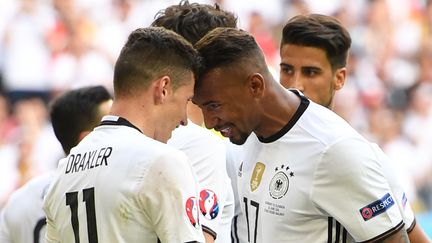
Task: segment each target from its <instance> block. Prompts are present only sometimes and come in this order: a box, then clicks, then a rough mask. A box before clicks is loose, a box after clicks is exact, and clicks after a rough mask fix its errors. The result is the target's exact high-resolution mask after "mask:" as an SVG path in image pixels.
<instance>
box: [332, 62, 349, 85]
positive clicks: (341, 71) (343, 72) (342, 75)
mask: <svg viewBox="0 0 432 243" xmlns="http://www.w3.org/2000/svg"><path fill="white" fill-rule="evenodd" d="M347 72H348V71H347V69H346V67H343V68H338V69H336V73H335V76H334V89H335V90H340V89H342V87H343V86H344V85H345V81H346V79H347Z"/></svg>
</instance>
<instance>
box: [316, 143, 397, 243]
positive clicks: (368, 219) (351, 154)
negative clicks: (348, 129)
mask: <svg viewBox="0 0 432 243" xmlns="http://www.w3.org/2000/svg"><path fill="white" fill-rule="evenodd" d="M378 159H379V158H378V157H377V156H376V154H375V152H374V150H373V149H372V147H371V145H370V143H369V142H367V141H366V140H364V139H361V138H345V139H340V140H339V141H337V142H336V143H334V144H332V145H330V146H328V147H327V149H326V150H325V151H324V153H323V155H322V158H321V161H319V162H318V164H317V167H316V171H315V175H314V181H313V185H312V190H311V195H310V197H311V200H312V201H313V202H314V204H315V205H316V207H317V208H318V209H320V210H324V211H325V212H326V213H327V214H329V216H332V217H333V218H335V219H336V220H337V221H338V222H339V223H341V224H342V225H343V226H344V227H345V228H346V229H347V230H348V232H349V233H350V235H352V236H353V238H354V239H355V240H356V241H357V242H362V241H367V240H371V239H379V238H381V237H384V236H385V235H387V234H388V233H391V232H394V231H397V230H400V229H401V228H402V227H403V221H402V217H401V214H400V212H399V209H398V206H397V204H396V202H395V195H394V194H393V192H392V191H391V189H390V186H389V183H388V181H387V179H386V178H385V176H384V175H383V168H382V167H381V165H380V162H379V161H378Z"/></svg>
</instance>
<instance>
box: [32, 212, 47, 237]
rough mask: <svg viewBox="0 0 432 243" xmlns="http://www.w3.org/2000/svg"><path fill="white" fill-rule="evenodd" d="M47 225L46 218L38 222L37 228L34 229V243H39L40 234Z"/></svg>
mask: <svg viewBox="0 0 432 243" xmlns="http://www.w3.org/2000/svg"><path fill="white" fill-rule="evenodd" d="M45 225H46V219H45V217H43V218H41V219H39V220H38V221H37V223H36V226H35V227H34V229H33V243H39V238H40V232H41V230H42V229H43V227H44V226H45Z"/></svg>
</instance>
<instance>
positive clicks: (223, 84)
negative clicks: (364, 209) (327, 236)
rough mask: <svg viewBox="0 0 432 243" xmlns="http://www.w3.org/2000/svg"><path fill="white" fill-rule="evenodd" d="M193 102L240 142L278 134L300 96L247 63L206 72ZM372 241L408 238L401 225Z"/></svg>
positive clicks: (206, 119) (388, 242) (389, 242)
mask: <svg viewBox="0 0 432 243" xmlns="http://www.w3.org/2000/svg"><path fill="white" fill-rule="evenodd" d="M238 80H241V81H242V82H238ZM239 97H241V98H239ZM193 102H194V103H195V104H197V105H198V106H199V107H200V108H201V109H202V111H203V115H204V122H205V125H206V127H207V128H214V129H215V130H217V131H220V132H221V134H222V135H223V136H225V137H228V138H229V139H230V141H231V142H233V143H235V144H243V143H244V142H245V141H246V139H247V137H248V136H249V135H250V134H251V133H252V132H254V133H255V134H256V135H257V136H258V137H264V138H266V137H269V136H271V135H273V134H275V133H277V132H278V131H280V130H281V129H282V127H283V126H285V124H286V122H287V121H288V120H290V119H291V118H292V116H293V114H294V113H295V111H296V110H297V108H298V106H299V104H300V100H299V98H298V97H297V96H296V95H295V94H293V93H291V92H286V90H285V88H284V87H283V86H282V85H280V84H279V83H278V82H276V81H275V80H273V78H272V76H271V74H270V73H269V72H268V71H267V70H266V68H257V67H256V65H255V64H248V63H242V64H241V65H240V64H237V65H232V66H230V67H225V68H224V67H220V68H215V69H212V70H210V71H209V72H207V73H206V74H205V75H204V76H203V77H202V83H201V84H200V85H198V86H195V95H194V98H193ZM374 242H384V243H400V242H409V240H408V236H407V233H406V231H405V230H403V228H402V229H401V230H398V231H397V232H395V233H393V234H392V235H390V236H388V237H387V238H385V239H379V240H376V241H374Z"/></svg>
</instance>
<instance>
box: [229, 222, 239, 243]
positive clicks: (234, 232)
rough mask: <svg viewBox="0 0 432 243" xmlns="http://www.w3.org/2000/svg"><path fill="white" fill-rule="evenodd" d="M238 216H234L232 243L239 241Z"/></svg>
mask: <svg viewBox="0 0 432 243" xmlns="http://www.w3.org/2000/svg"><path fill="white" fill-rule="evenodd" d="M237 218H238V215H236V216H234V218H233V227H232V228H231V243H239V238H238V232H237Z"/></svg>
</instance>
